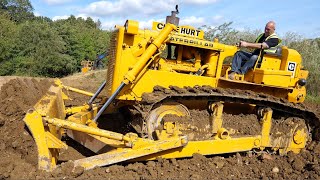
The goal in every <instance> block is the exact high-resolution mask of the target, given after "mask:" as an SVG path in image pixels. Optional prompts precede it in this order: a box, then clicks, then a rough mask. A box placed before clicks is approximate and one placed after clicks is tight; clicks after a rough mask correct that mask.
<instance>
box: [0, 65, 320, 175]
mask: <svg viewBox="0 0 320 180" xmlns="http://www.w3.org/2000/svg"><path fill="white" fill-rule="evenodd" d="M104 74H105V71H98V72H90V73H87V74H85V75H82V74H77V75H75V76H70V77H66V78H63V79H62V81H63V82H64V83H65V84H66V85H69V86H72V87H77V88H81V89H84V90H87V91H91V92H94V91H95V90H96V89H97V87H98V86H99V85H100V84H101V83H102V82H103V80H104ZM51 83H52V80H51V79H34V78H23V77H14V78H12V77H9V78H8V77H0V88H1V90H0V91H1V94H0V103H1V106H0V151H1V153H0V179H319V178H320V164H319V163H320V144H319V142H315V141H313V142H310V143H309V144H308V146H307V148H306V149H304V150H302V152H301V153H300V154H293V153H288V154H287V155H285V156H279V155H276V154H272V153H271V154H270V153H267V152H264V151H262V152H256V151H249V152H243V153H233V154H225V155H215V156H206V157H205V156H202V155H200V154H194V155H193V157H191V158H184V159H169V160H165V159H157V160H155V161H148V162H135V163H120V164H117V165H112V166H108V167H99V168H95V169H92V170H88V171H84V170H83V169H82V168H79V167H77V168H75V169H73V164H72V162H68V160H74V159H79V158H82V157H84V156H86V155H89V154H90V153H88V151H86V150H85V149H84V148H83V149H82V150H79V151H80V152H79V151H76V150H75V149H74V148H73V147H79V145H78V144H77V143H76V142H74V141H72V140H68V139H67V140H66V142H67V144H68V145H69V148H68V150H67V151H64V152H62V153H61V156H60V161H59V162H60V165H59V167H58V168H56V169H55V170H54V171H53V172H50V173H47V172H43V171H39V170H37V150H36V146H35V144H34V141H33V139H32V137H31V135H30V133H29V131H28V130H27V129H26V127H25V125H24V123H23V121H22V120H23V117H24V115H25V113H26V112H27V111H28V110H29V109H30V108H31V107H32V106H33V105H34V104H35V103H36V102H37V101H38V100H39V99H40V97H41V96H42V95H43V94H44V93H45V92H46V90H47V89H48V88H49V86H50V84H51ZM1 85H2V86H1ZM69 95H70V96H71V97H73V98H74V99H76V100H77V102H75V103H74V102H70V103H69V105H72V104H73V103H74V104H83V103H84V102H85V101H88V100H89V98H88V97H86V96H82V95H81V96H80V95H77V96H76V95H75V94H74V93H71V92H69ZM306 106H307V107H308V108H309V109H313V110H314V111H318V113H320V112H319V111H320V109H319V105H314V104H306ZM203 113H204V112H202V111H195V112H192V113H191V114H193V116H191V117H190V119H189V121H194V122H199V120H203V121H208V119H209V116H208V115H206V114H203ZM197 117H198V118H197ZM223 117H224V119H225V120H226V121H224V123H225V124H224V125H225V126H226V127H228V128H230V129H237V131H236V132H235V133H238V134H245V135H248V134H249V135H251V134H256V133H257V132H255V131H253V130H252V129H256V128H259V125H260V124H259V123H257V121H256V120H257V118H256V117H255V115H242V114H240V115H231V114H224V115H223ZM171 118H173V117H171ZM168 119H170V117H168ZM251 126H256V128H248V127H251ZM199 127H202V128H203V129H206V128H208V127H207V126H206V125H203V126H202V125H200V126H199ZM260 128H261V127H260ZM279 128H282V126H279ZM207 131H209V130H207ZM86 153H87V154H86Z"/></svg>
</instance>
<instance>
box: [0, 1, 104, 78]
mask: <svg viewBox="0 0 320 180" xmlns="http://www.w3.org/2000/svg"><path fill="white" fill-rule="evenodd" d="M0 8H1V9H0V27H1V28H0V75H24V76H42V77H62V76H66V75H69V74H72V73H74V72H78V71H79V69H80V68H81V63H80V62H81V61H82V60H84V59H90V60H94V59H95V58H96V56H97V55H98V54H101V53H103V52H105V51H106V49H107V48H108V43H109V38H110V31H103V30H101V27H100V26H101V23H100V22H99V21H97V22H95V21H93V19H92V18H86V19H83V18H76V17H75V16H73V15H71V16H70V17H69V18H68V19H65V20H57V21H52V20H51V19H49V18H47V17H41V16H35V15H34V14H33V7H32V5H31V3H30V2H29V0H2V1H1V4H0Z"/></svg>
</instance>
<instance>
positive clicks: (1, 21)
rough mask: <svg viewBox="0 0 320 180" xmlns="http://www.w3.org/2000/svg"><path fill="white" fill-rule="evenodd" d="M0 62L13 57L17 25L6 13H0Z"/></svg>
mask: <svg viewBox="0 0 320 180" xmlns="http://www.w3.org/2000/svg"><path fill="white" fill-rule="evenodd" d="M0 27H1V28H0V63H2V62H4V61H6V60H8V59H10V58H12V57H13V54H12V53H13V52H12V50H13V49H14V45H15V40H16V35H17V30H16V29H17V26H16V24H15V23H14V22H12V21H10V17H9V16H8V15H7V14H0Z"/></svg>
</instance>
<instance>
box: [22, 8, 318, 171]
mask: <svg viewBox="0 0 320 180" xmlns="http://www.w3.org/2000/svg"><path fill="white" fill-rule="evenodd" d="M176 14H177V12H176V11H172V14H171V16H168V17H167V22H166V23H159V22H154V23H153V26H152V29H151V30H146V29H139V23H138V22H137V21H133V20H127V21H126V22H125V24H124V26H116V30H115V31H114V32H113V35H112V38H111V40H112V41H111V43H110V46H111V47H110V51H109V57H110V59H109V63H108V67H107V69H108V71H107V75H106V80H105V81H104V82H103V83H102V84H101V86H100V87H97V91H96V92H95V93H90V92H86V91H83V90H80V89H76V88H71V87H67V86H65V85H63V84H62V83H61V82H60V81H59V80H57V81H56V82H55V84H54V85H52V86H51V87H50V89H49V92H48V93H47V94H46V95H45V96H43V98H42V99H40V100H39V101H38V103H37V104H36V105H35V106H34V107H33V108H32V109H30V110H29V111H28V113H27V114H26V116H25V118H24V121H25V123H26V125H27V127H28V128H29V130H30V132H31V133H32V135H33V138H34V140H35V142H36V145H37V148H38V167H39V169H43V170H46V171H51V170H53V169H54V168H55V167H56V165H57V162H58V159H59V152H60V151H61V150H62V149H65V148H68V146H67V145H66V143H65V142H63V141H62V140H61V138H62V137H64V136H68V137H70V138H72V139H74V140H75V141H77V142H79V143H80V144H81V145H82V146H84V147H86V148H87V149H88V150H90V151H92V152H94V153H95V155H94V156H91V157H86V158H84V159H78V160H75V161H74V165H75V166H82V167H84V168H85V169H92V168H94V167H96V166H106V165H111V164H115V163H119V162H123V161H146V160H154V159H156V158H184V157H191V156H192V155H193V154H194V153H199V154H202V155H213V154H224V153H233V152H245V151H250V150H257V151H258V150H260V151H261V150H270V151H275V152H278V153H279V154H286V153H287V152H289V151H293V152H294V153H299V152H300V150H301V149H303V148H305V146H306V144H307V143H308V141H309V140H310V139H311V138H316V137H317V136H318V134H317V131H316V129H317V128H318V127H319V117H318V116H317V115H316V114H314V113H313V112H311V111H309V110H307V109H306V108H305V107H304V106H303V105H302V104H301V103H302V102H303V101H304V99H305V97H306V88H305V84H306V79H307V76H308V71H307V70H304V69H303V67H302V58H301V55H300V54H299V53H298V52H297V51H296V50H294V49H289V48H287V47H284V46H283V47H282V48H281V49H279V51H278V53H275V54H265V55H264V56H263V58H260V60H259V61H257V64H256V65H255V67H254V68H253V69H252V70H250V71H249V72H248V73H247V74H245V75H244V76H238V77H237V78H236V80H230V79H228V78H224V77H228V73H229V70H230V64H226V63H224V62H225V61H226V59H227V58H228V57H232V56H233V55H234V54H235V53H236V52H237V50H238V49H239V48H238V47H237V46H233V45H226V44H222V43H219V41H218V39H215V40H214V41H208V40H205V39H204V32H203V31H202V30H198V29H196V28H194V27H191V26H179V25H178V21H179V18H178V17H176ZM66 90H71V91H74V92H77V93H81V94H85V95H88V99H89V98H90V99H89V100H88V102H86V103H85V102H84V103H85V104H84V105H83V106H75V107H74V106H73V107H66V106H65V103H64V101H65V100H67V99H68V98H69V97H68V96H67V95H66V93H65V92H66ZM102 91H105V92H106V93H107V97H106V98H103V97H102V98H101V99H102V100H101V101H99V103H94V102H95V100H96V99H97V98H100V97H101V96H100V95H99V94H100V93H101V92H102ZM114 112H121V113H123V114H124V117H125V118H124V119H123V120H119V121H118V120H114V119H113V120H112V121H111V122H110V120H108V119H107V117H108V116H106V115H107V114H109V113H114ZM199 112H201V113H199ZM203 114H204V116H203V117H201V115H203ZM226 114H231V115H234V116H237V115H239V116H244V117H246V116H245V115H254V117H256V119H255V123H256V124H258V126H257V129H256V130H255V132H254V133H251V134H250V133H249V134H246V133H240V131H239V129H237V127H238V126H234V127H233V128H229V127H228V126H227V125H226V124H227V123H226V122H227V119H228V117H230V116H228V115H226ZM190 117H192V118H190ZM229 119H230V118H229ZM231 119H232V118H231ZM237 123H238V124H241V122H237ZM239 126H240V125H239ZM252 126H253V125H252ZM245 128H247V127H245ZM311 132H312V133H313V134H312V133H311Z"/></svg>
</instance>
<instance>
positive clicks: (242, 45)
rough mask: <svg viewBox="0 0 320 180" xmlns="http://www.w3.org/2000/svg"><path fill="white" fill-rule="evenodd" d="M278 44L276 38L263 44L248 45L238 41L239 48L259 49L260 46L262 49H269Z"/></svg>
mask: <svg viewBox="0 0 320 180" xmlns="http://www.w3.org/2000/svg"><path fill="white" fill-rule="evenodd" d="M278 43H279V39H278V38H270V39H268V40H267V41H265V42H263V43H249V42H246V41H240V45H241V47H247V48H254V49H260V48H261V46H262V49H269V48H271V47H275V46H277V45H278Z"/></svg>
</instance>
